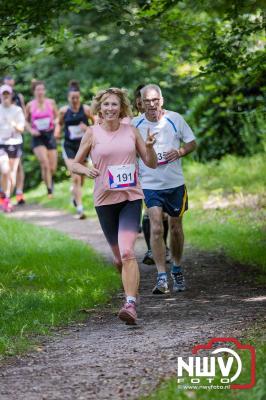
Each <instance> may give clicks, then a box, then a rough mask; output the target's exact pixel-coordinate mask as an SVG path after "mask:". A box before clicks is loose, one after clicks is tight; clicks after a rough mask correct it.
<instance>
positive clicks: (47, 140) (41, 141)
mask: <svg viewBox="0 0 266 400" xmlns="http://www.w3.org/2000/svg"><path fill="white" fill-rule="evenodd" d="M38 146H44V147H46V148H47V150H56V140H55V137H54V131H49V132H42V133H41V135H40V136H32V142H31V147H32V149H35V147H38Z"/></svg>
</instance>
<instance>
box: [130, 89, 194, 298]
mask: <svg viewBox="0 0 266 400" xmlns="http://www.w3.org/2000/svg"><path fill="white" fill-rule="evenodd" d="M141 97H142V102H143V107H144V110H145V112H144V113H143V114H141V115H140V116H137V117H135V118H133V121H132V123H133V125H134V126H135V127H136V128H138V129H139V131H140V133H141V135H142V137H143V138H144V140H145V139H146V136H147V132H148V131H150V133H153V134H154V133H155V134H156V136H155V137H156V143H155V145H154V149H155V151H156V153H157V158H158V167H157V168H156V169H151V168H148V167H147V166H145V164H144V163H143V162H142V160H139V175H140V182H141V185H142V189H143V192H144V195H145V203H146V206H147V208H148V212H149V217H150V222H151V247H152V254H153V257H154V260H155V263H156V266H157V270H158V277H157V283H156V285H155V287H154V289H153V294H165V293H168V292H169V289H168V280H167V273H166V263H165V244H164V240H163V218H162V216H163V212H166V213H167V214H168V215H169V225H170V233H171V239H170V248H171V254H172V261H173V264H172V269H171V276H172V279H173V291H174V292H179V291H183V290H185V280H184V276H183V272H182V268H181V265H180V263H181V257H182V253H183V247H184V233H183V228H182V216H183V214H184V212H185V211H186V210H187V208H188V197H187V190H186V186H185V182H184V176H183V172H182V167H181V157H184V156H186V155H187V154H189V153H191V152H192V151H193V150H195V148H196V142H195V136H194V134H193V132H192V130H191V128H190V127H189V126H188V124H187V123H186V121H185V120H184V119H183V117H182V116H181V115H180V114H178V113H176V112H173V111H168V110H165V109H163V108H162V107H163V97H162V93H161V89H160V87H159V86H157V85H146V86H145V87H144V88H143V89H141ZM181 144H182V146H181Z"/></svg>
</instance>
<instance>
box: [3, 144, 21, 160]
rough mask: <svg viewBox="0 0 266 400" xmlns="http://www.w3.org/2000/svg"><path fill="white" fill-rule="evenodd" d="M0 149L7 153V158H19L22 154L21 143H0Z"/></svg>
mask: <svg viewBox="0 0 266 400" xmlns="http://www.w3.org/2000/svg"><path fill="white" fill-rule="evenodd" d="M0 149H3V150H4V151H5V153H6V154H7V155H8V158H20V157H21V156H22V153H23V151H22V149H23V146H22V143H20V144H0Z"/></svg>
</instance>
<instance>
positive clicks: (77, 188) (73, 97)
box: [55, 81, 94, 219]
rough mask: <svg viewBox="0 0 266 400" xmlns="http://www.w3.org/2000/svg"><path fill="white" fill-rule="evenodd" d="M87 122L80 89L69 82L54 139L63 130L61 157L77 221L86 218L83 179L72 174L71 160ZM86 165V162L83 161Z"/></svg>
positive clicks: (72, 82) (87, 117) (90, 114)
mask: <svg viewBox="0 0 266 400" xmlns="http://www.w3.org/2000/svg"><path fill="white" fill-rule="evenodd" d="M88 120H90V121H91V122H93V123H94V117H93V115H92V112H91V110H90V107H89V106H88V105H86V104H81V101H80V88H79V84H78V82H77V81H70V82H69V88H68V105H66V106H63V107H62V108H60V110H59V122H58V124H57V126H56V128H55V137H56V139H59V138H60V136H61V130H62V129H64V142H63V157H64V161H65V164H66V167H67V169H68V171H69V172H70V174H71V179H72V187H71V191H72V201H73V204H74V206H75V207H76V210H77V214H78V217H79V219H84V218H86V215H85V213H84V209H83V205H82V185H83V181H84V179H83V178H84V177H82V176H80V175H77V174H74V173H72V170H71V168H72V164H73V160H74V158H75V157H76V154H77V152H78V149H79V146H80V142H81V139H82V137H83V135H84V133H85V132H86V130H87V127H88V125H89V124H88ZM85 163H86V161H85Z"/></svg>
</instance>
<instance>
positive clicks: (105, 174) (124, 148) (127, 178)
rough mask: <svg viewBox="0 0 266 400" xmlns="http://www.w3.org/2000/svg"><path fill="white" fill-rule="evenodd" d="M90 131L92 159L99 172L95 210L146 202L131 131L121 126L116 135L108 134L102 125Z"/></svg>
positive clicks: (95, 188) (93, 127) (95, 191)
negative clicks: (111, 205) (123, 202)
mask: <svg viewBox="0 0 266 400" xmlns="http://www.w3.org/2000/svg"><path fill="white" fill-rule="evenodd" d="M91 129H92V132H93V145H92V149H91V153H90V156H91V159H92V162H93V165H94V166H95V168H97V169H99V170H100V175H99V176H98V177H97V178H96V179H95V184H94V204H95V206H103V205H107V204H116V203H121V202H122V201H125V200H129V201H133V200H138V199H143V198H144V196H143V192H142V189H141V186H140V182H139V178H138V165H137V155H136V137H135V133H134V131H133V129H132V127H131V126H130V125H126V124H120V126H119V128H118V130H117V131H114V132H108V131H106V130H105V129H104V128H102V126H101V125H93V126H92V127H91Z"/></svg>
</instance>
